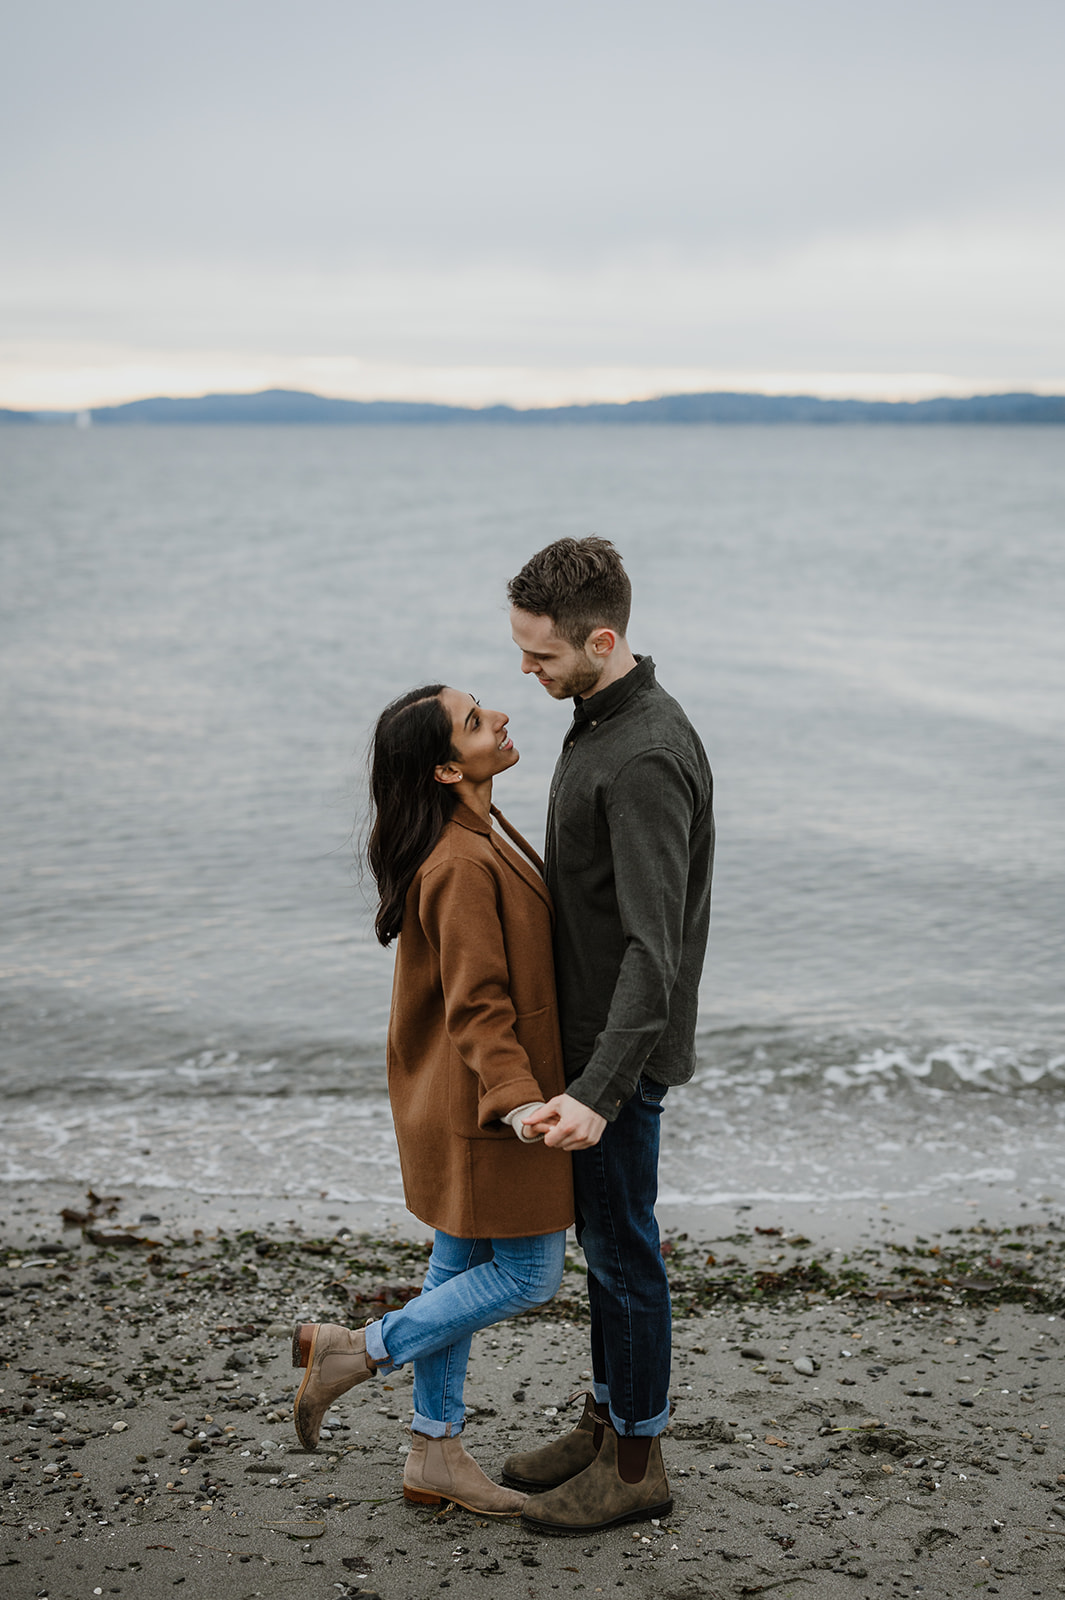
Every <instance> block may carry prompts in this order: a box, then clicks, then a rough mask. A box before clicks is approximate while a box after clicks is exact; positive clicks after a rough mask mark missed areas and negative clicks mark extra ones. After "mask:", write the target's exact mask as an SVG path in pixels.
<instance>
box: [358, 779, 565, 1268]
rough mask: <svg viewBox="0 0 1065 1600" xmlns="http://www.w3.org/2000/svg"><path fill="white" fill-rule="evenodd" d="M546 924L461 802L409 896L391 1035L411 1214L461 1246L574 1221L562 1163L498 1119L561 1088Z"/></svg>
mask: <svg viewBox="0 0 1065 1600" xmlns="http://www.w3.org/2000/svg"><path fill="white" fill-rule="evenodd" d="M495 815H496V816H497V817H498V818H499V821H500V824H501V825H502V826H504V827H505V828H506V829H507V831H508V833H509V834H510V835H511V837H513V838H514V839H517V840H519V841H520V843H521V846H522V848H524V849H528V846H527V845H526V844H525V841H524V840H522V839H521V836H520V835H519V834H516V833H515V832H514V830H513V829H512V828H511V827H510V826H509V824H508V823H507V822H506V821H505V819H504V818H502V817H500V816H499V813H498V812H496V813H495ZM530 854H532V852H530ZM533 859H534V860H535V859H538V858H536V857H535V856H533ZM552 924H553V912H552V909H551V900H550V896H549V895H548V892H547V890H546V889H545V887H544V884H543V880H542V879H541V878H540V876H539V874H538V873H537V872H536V871H535V870H534V869H533V867H532V866H530V865H529V863H528V862H527V861H526V860H525V859H524V858H523V857H522V855H521V854H520V853H519V851H518V850H516V849H515V848H513V847H512V846H511V845H510V844H508V843H507V842H506V841H505V840H503V839H501V838H500V837H499V836H498V834H495V833H493V832H492V829H491V827H490V826H489V824H488V823H487V822H486V821H484V820H483V819H482V818H481V817H479V816H477V815H476V813H475V812H473V811H471V810H470V809H469V807H467V806H465V805H463V804H462V803H461V802H460V803H459V804H458V805H457V806H456V808H455V813H454V816H453V818H452V820H451V821H450V822H449V823H448V824H447V826H446V827H445V828H444V831H443V833H442V834H441V835H440V838H439V839H438V841H437V843H436V845H435V846H434V848H433V850H432V852H431V853H430V855H429V856H428V857H427V858H426V860H425V861H424V862H423V864H422V865H421V867H419V869H418V871H417V873H416V874H415V877H414V881H413V883H412V884H411V886H410V889H409V890H408V893H407V898H406V901H405V904H404V909H403V925H402V928H401V930H400V934H399V939H398V942H397V952H396V969H395V978H394V981H393V986H392V1013H391V1017H390V1019H389V1026H388V1093H389V1098H390V1100H391V1102H392V1116H393V1119H394V1121H395V1125H396V1139H397V1142H398V1144H399V1159H400V1166H401V1168H402V1171H403V1188H404V1193H405V1195H406V1201H407V1207H408V1209H409V1210H410V1211H412V1212H413V1213H414V1215H415V1216H416V1217H418V1218H420V1220H421V1221H422V1222H425V1223H428V1224H429V1225H430V1226H431V1227H434V1228H442V1229H443V1230H444V1232H445V1233H450V1234H454V1235H455V1236H456V1237H458V1238H481V1239H486V1238H499V1239H513V1238H519V1237H521V1236H522V1235H527V1234H538V1233H553V1232H555V1231H556V1230H557V1229H560V1228H566V1227H568V1226H569V1224H570V1223H571V1222H572V1221H573V1184H572V1177H571V1173H570V1157H569V1156H568V1154H567V1153H566V1152H565V1151H562V1150H548V1149H546V1148H545V1146H544V1145H543V1143H542V1142H537V1143H536V1144H522V1143H520V1142H519V1141H518V1139H517V1138H516V1136H515V1134H514V1132H513V1130H512V1129H511V1128H509V1127H508V1126H507V1124H506V1123H505V1122H500V1121H499V1118H500V1117H501V1116H504V1115H505V1114H506V1113H507V1112H508V1111H513V1110H514V1108H515V1107H516V1106H521V1105H525V1104H526V1103H527V1102H528V1101H530V1100H549V1099H550V1098H551V1097H552V1095H556V1094H560V1093H561V1092H562V1090H563V1089H564V1088H565V1082H564V1079H563V1073H562V1047H561V1042H560V1039H559V1031H558V1010H557V1007H556V1004H555V978H554V965H553V961H552V955H551V934H552Z"/></svg>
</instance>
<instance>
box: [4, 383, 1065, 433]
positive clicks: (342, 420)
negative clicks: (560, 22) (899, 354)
mask: <svg viewBox="0 0 1065 1600" xmlns="http://www.w3.org/2000/svg"><path fill="white" fill-rule="evenodd" d="M5 423H6V424H9V425H13V426H17V425H28V426H31V427H33V426H36V427H41V426H44V427H48V426H52V427H55V426H59V427H63V426H65V427H77V428H90V427H111V426H127V427H128V426H139V427H145V426H150V427H151V426H159V425H170V426H188V425H198V426H209V427H215V426H233V425H240V426H249V425H250V426H278V425H285V426H291V425H293V424H297V425H317V426H321V425H323V424H324V425H328V426H352V425H354V426H358V425H360V424H367V423H378V424H379V423H403V424H424V423H445V424H448V425H450V426H467V427H468V426H476V425H480V426H486V425H491V426H496V427H537V426H539V427H543V426H558V425H560V424H561V425H574V424H576V425H589V424H602V423H607V424H612V425H623V426H630V427H631V426H646V425H657V426H663V425H677V424H680V425H689V426H690V425H695V424H711V425H716V426H737V425H751V424H754V425H765V426H788V425H794V424H807V425H808V424H815V425H818V426H836V427H838V426H841V425H844V426H845V425H861V426H869V425H883V424H895V425H898V424H902V425H905V426H940V427H942V426H957V425H966V424H968V425H972V424H978V425H982V426H988V425H994V426H1009V427H1031V426H1041V427H1046V426H1061V425H1062V424H1065V395H1040V394H986V395H970V396H966V397H962V398H954V397H950V396H941V397H939V398H935V399H929V400H823V399H820V398H818V397H817V396H816V395H767V394H744V393H729V392H721V393H712V394H672V395H662V396H660V397H659V398H657V399H654V400H630V401H619V402H593V403H591V404H588V405H568V406H550V407H543V408H536V409H525V410H522V409H519V408H518V407H515V406H504V405H497V406H483V407H479V408H478V407H473V406H447V405H433V404H429V403H423V402H420V401H410V400H337V399H331V398H329V397H328V396H325V395H316V394H310V393H307V392H305V391H303V390H297V389H264V390H262V391H261V392H259V393H257V394H208V395H199V396H195V397H188V398H173V397H166V396H157V397H154V398H152V399H146V400H132V401H129V402H128V403H127V404H125V405H115V406H95V407H93V408H92V409H89V410H83V411H13V410H5V409H0V426H3V425H4V424H5Z"/></svg>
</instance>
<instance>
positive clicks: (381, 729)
mask: <svg viewBox="0 0 1065 1600" xmlns="http://www.w3.org/2000/svg"><path fill="white" fill-rule="evenodd" d="M444 687H445V685H444V684H442V683H428V684H425V685H424V686H423V687H422V688H420V689H411V690H410V691H409V692H408V693H407V694H401V695H400V697H399V699H398V700H393V701H392V704H391V705H389V706H386V707H385V709H384V710H383V711H382V713H381V715H380V717H379V718H378V719H377V727H376V728H375V729H374V737H373V749H372V751H371V755H370V801H371V807H372V811H371V822H370V833H369V838H368V841H367V845H366V859H367V860H368V862H369V864H370V871H371V872H372V873H373V875H374V879H375V880H376V883H377V893H378V896H379V900H380V903H379V905H378V909H377V916H376V917H375V919H374V929H375V931H376V933H377V937H378V939H379V940H380V942H381V943H382V944H383V945H389V944H391V942H392V940H393V939H394V938H395V937H396V934H397V933H398V932H399V928H400V923H401V922H402V921H403V902H404V901H405V900H406V898H407V890H408V889H409V888H410V886H411V882H412V880H413V878H414V874H415V873H416V872H417V870H418V868H419V867H420V866H421V864H422V862H423V861H424V860H425V858H426V856H427V855H428V854H429V852H430V850H431V849H432V848H433V846H434V844H435V843H436V841H437V840H438V839H439V837H440V835H441V833H442V832H443V829H444V825H445V823H447V822H448V821H449V820H450V817H451V813H452V812H453V811H454V809H455V801H456V798H457V797H456V794H455V791H454V788H453V787H452V786H451V785H450V784H444V783H437V781H436V778H435V777H434V776H433V769H434V768H435V767H439V766H443V765H444V764H445V763H446V762H448V761H450V760H451V759H452V757H453V756H454V750H453V749H452V746H451V718H450V717H449V716H448V714H447V712H446V711H445V709H444V705H443V702H442V701H441V699H440V691H441V690H442V689H443V688H444Z"/></svg>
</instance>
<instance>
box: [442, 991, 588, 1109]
mask: <svg viewBox="0 0 1065 1600" xmlns="http://www.w3.org/2000/svg"><path fill="white" fill-rule="evenodd" d="M514 1038H515V1040H516V1041H517V1043H518V1044H519V1045H520V1046H521V1049H522V1050H523V1051H524V1052H525V1054H526V1056H527V1057H528V1068H527V1071H528V1072H529V1073H530V1074H531V1075H532V1077H533V1078H535V1079H536V1084H537V1085H538V1086H539V1089H540V1094H541V1095H542V1097H543V1098H544V1099H545V1100H549V1099H550V1098H551V1096H552V1095H555V1094H559V1093H560V1092H561V1089H562V1086H563V1076H562V1060H561V1048H560V1045H559V1037H558V1018H557V1014H556V1012H555V1008H554V1006H543V1007H542V1008H541V1009H540V1010H539V1011H527V1012H524V1013H523V1014H522V1015H521V1016H518V1017H515V1019H514ZM508 1054H509V1056H510V1058H511V1062H512V1063H513V1057H514V1051H513V1049H511V1050H510V1051H509V1052H508ZM511 1079H517V1080H518V1081H517V1085H516V1087H515V1095H514V1100H513V1104H514V1105H521V1104H522V1103H523V1102H524V1101H525V1100H533V1099H535V1098H538V1096H537V1095H536V1092H535V1088H534V1086H533V1085H532V1084H529V1085H528V1088H527V1089H526V1088H525V1087H524V1086H523V1085H521V1081H520V1080H521V1068H520V1065H519V1066H518V1070H517V1072H515V1071H514V1069H513V1065H511V1067H510V1069H509V1070H506V1069H505V1070H504V1071H503V1072H502V1073H501V1074H500V1077H499V1078H498V1079H497V1080H496V1081H495V1082H494V1083H491V1082H490V1083H487V1084H486V1083H485V1082H484V1081H483V1080H482V1079H481V1078H480V1077H479V1076H478V1075H477V1073H476V1072H474V1071H473V1069H472V1068H471V1067H469V1066H468V1065H467V1064H466V1062H465V1061H464V1060H463V1059H462V1057H461V1055H460V1054H459V1052H458V1051H457V1050H456V1049H455V1047H454V1046H452V1047H451V1051H450V1057H449V1061H448V1120H449V1122H450V1126H451V1131H452V1133H455V1134H458V1135H459V1136H460V1137H461V1138H463V1139H513V1138H514V1137H515V1135H514V1132H513V1130H512V1129H511V1128H509V1127H507V1125H506V1123H502V1122H499V1121H496V1120H493V1121H492V1122H490V1123H488V1124H487V1125H486V1126H485V1127H481V1126H480V1124H479V1122H478V1113H479V1110H480V1105H481V1101H482V1100H483V1098H484V1096H485V1094H486V1093H488V1092H490V1091H491V1092H494V1091H495V1090H496V1089H497V1088H498V1087H499V1085H500V1083H501V1082H503V1081H510V1080H511ZM506 1109H508V1110H509V1109H510V1107H509V1106H507V1107H506Z"/></svg>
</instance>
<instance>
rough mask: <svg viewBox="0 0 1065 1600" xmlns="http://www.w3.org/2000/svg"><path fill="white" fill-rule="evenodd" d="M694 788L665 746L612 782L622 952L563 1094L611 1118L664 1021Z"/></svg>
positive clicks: (677, 947) (679, 935)
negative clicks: (600, 1019) (585, 1053)
mask: <svg viewBox="0 0 1065 1600" xmlns="http://www.w3.org/2000/svg"><path fill="white" fill-rule="evenodd" d="M696 804H697V799H696V793H695V787H694V784H693V782H692V780H691V778H690V776H689V775H688V773H687V771H686V769H685V767H684V765H683V763H682V762H681V761H680V759H679V758H678V757H677V756H676V755H674V754H673V753H672V752H671V751H668V750H649V751H643V752H641V754H640V755H638V756H635V757H633V759H632V760H631V761H629V762H627V763H626V765H625V766H624V767H623V768H622V769H621V771H620V772H619V773H618V774H617V776H616V777H615V778H614V780H613V782H612V784H611V786H610V790H609V792H608V795H607V798H606V824H607V827H608V829H609V832H610V851H611V859H612V863H613V872H614V891H615V894H616V897H617V907H618V917H619V920H620V923H621V929H622V934H623V936H624V951H623V954H622V958H621V966H620V968H619V971H618V977H617V982H616V984H615V986H614V993H613V996H612V998H611V1001H610V1008H609V1011H608V1013H607V1019H606V1023H605V1025H604V1027H603V1029H602V1031H601V1033H600V1034H599V1035H598V1037H597V1038H596V1041H595V1046H594V1048H593V1050H592V1054H591V1057H590V1059H589V1061H588V1062H587V1064H586V1066H585V1067H584V1068H583V1070H582V1071H581V1072H580V1074H579V1075H578V1076H577V1077H576V1078H575V1079H574V1080H573V1081H572V1082H571V1083H570V1084H568V1085H567V1090H566V1092H567V1093H568V1094H570V1095H572V1096H573V1098H574V1099H575V1100H580V1101H581V1102H582V1104H584V1105H586V1106H590V1107H591V1109H592V1110H593V1111H597V1112H598V1113H599V1114H600V1116H603V1117H606V1119H607V1121H608V1122H612V1121H613V1120H614V1119H615V1117H616V1116H617V1115H618V1112H619V1111H620V1110H621V1108H622V1106H623V1105H624V1104H625V1102H626V1101H627V1100H628V1099H630V1098H631V1096H632V1094H633V1093H634V1091H635V1089H636V1085H637V1083H638V1082H639V1079H640V1073H641V1072H642V1071H643V1068H644V1065H645V1063H646V1061H647V1058H648V1057H649V1056H650V1054H651V1052H652V1051H653V1050H654V1048H655V1045H656V1044H657V1043H658V1041H659V1039H660V1038H661V1037H662V1034H663V1033H664V1032H665V1029H666V1025H667V1023H668V1021H669V1000H670V995H671V993H672V991H673V984H674V982H675V981H676V977H677V972H678V970H679V967H680V961H681V954H682V949H683V940H684V920H685V903H686V898H687V890H688V873H689V866H690V840H691V830H692V822H693V819H694V816H695V810H696Z"/></svg>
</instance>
